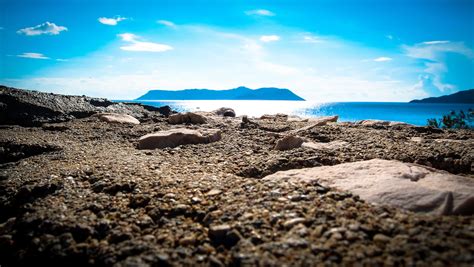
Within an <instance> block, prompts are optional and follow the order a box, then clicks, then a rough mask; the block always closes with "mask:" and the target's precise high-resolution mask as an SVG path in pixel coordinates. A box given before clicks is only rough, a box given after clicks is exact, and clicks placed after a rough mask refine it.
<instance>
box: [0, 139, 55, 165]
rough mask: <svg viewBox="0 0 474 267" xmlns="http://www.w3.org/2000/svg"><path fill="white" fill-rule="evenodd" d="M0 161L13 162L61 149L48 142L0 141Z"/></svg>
mask: <svg viewBox="0 0 474 267" xmlns="http://www.w3.org/2000/svg"><path fill="white" fill-rule="evenodd" d="M0 148H1V149H0V163H6V162H15V161H18V160H20V159H24V158H27V157H31V156H35V155H39V154H43V153H48V152H53V151H60V150H62V148H61V147H58V146H54V145H49V144H28V143H24V144H21V143H15V142H4V141H3V142H2V141H0Z"/></svg>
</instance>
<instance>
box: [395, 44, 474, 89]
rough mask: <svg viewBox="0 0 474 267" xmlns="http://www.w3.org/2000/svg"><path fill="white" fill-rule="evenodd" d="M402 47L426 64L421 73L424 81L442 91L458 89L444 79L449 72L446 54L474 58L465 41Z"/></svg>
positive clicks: (407, 53) (473, 53)
mask: <svg viewBox="0 0 474 267" xmlns="http://www.w3.org/2000/svg"><path fill="white" fill-rule="evenodd" d="M402 49H403V51H404V52H405V55H406V56H408V57H411V58H414V59H416V60H420V61H421V62H422V64H423V65H424V69H423V70H422V74H421V75H420V79H421V80H422V83H426V82H428V81H429V82H431V84H432V85H433V86H434V87H435V88H436V89H438V90H439V91H441V92H445V91H449V90H453V89H456V88H455V86H454V85H452V84H448V83H445V82H443V80H442V77H443V75H444V74H445V73H447V72H448V67H447V65H446V62H445V57H446V54H447V53H455V54H459V55H463V56H465V57H467V58H470V59H473V58H474V51H473V50H472V49H470V48H469V47H467V46H466V45H465V44H464V43H463V42H451V41H427V42H422V43H417V44H415V45H411V46H409V45H403V46H402Z"/></svg>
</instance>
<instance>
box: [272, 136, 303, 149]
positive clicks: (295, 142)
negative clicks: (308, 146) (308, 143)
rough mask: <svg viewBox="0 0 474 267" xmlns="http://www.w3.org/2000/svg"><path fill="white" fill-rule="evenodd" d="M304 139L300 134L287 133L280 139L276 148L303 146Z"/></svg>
mask: <svg viewBox="0 0 474 267" xmlns="http://www.w3.org/2000/svg"><path fill="white" fill-rule="evenodd" d="M303 142H304V139H303V138H301V137H298V136H293V135H287V136H285V137H283V138H281V139H279V140H278V141H277V143H276V145H275V149H276V150H290V149H294V148H298V147H301V145H302V144H303Z"/></svg>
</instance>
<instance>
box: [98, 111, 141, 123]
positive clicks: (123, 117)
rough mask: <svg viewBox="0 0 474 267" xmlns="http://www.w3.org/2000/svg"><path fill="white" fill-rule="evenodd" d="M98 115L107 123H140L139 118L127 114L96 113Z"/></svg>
mask: <svg viewBox="0 0 474 267" xmlns="http://www.w3.org/2000/svg"><path fill="white" fill-rule="evenodd" d="M98 116H99V119H100V120H101V121H105V122H108V123H128V124H140V121H139V120H137V119H136V118H134V117H132V116H130V115H127V114H118V113H103V114H98Z"/></svg>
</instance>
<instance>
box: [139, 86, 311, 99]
mask: <svg viewBox="0 0 474 267" xmlns="http://www.w3.org/2000/svg"><path fill="white" fill-rule="evenodd" d="M136 100H289V101H305V100H304V99H303V98H301V97H299V96H298V95H296V94H295V93H293V92H292V91H290V90H288V89H282V88H273V87H269V88H259V89H250V88H247V87H244V86H241V87H238V88H234V89H228V90H210V89H185V90H178V91H170V90H150V91H148V93H146V94H144V95H142V96H140V97H139V98H137V99H136Z"/></svg>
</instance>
